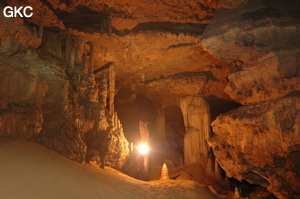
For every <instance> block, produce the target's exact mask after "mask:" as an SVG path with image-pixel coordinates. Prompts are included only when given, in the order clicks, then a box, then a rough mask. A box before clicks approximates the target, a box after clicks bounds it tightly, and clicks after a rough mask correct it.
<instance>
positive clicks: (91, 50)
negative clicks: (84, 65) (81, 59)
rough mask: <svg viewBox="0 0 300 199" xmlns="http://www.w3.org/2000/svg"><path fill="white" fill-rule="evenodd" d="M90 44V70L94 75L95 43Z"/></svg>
mask: <svg viewBox="0 0 300 199" xmlns="http://www.w3.org/2000/svg"><path fill="white" fill-rule="evenodd" d="M89 44H90V68H89V74H92V73H93V71H94V43H93V42H89Z"/></svg>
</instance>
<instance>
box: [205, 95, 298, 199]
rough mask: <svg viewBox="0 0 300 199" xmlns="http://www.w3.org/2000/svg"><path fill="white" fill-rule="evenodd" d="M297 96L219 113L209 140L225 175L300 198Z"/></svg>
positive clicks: (280, 194)
mask: <svg viewBox="0 0 300 199" xmlns="http://www.w3.org/2000/svg"><path fill="white" fill-rule="evenodd" d="M299 113H300V96H299V93H295V94H294V96H289V97H284V98H281V99H279V100H275V101H269V102H264V103H257V104H252V105H248V106H243V107H240V108H238V109H236V110H233V111H231V112H229V113H226V114H224V115H221V116H219V117H218V118H217V119H216V120H215V121H214V122H213V123H212V127H213V132H214V133H215V135H214V136H213V137H212V138H211V139H209V141H208V143H209V145H210V146H211V147H212V149H213V151H214V154H215V155H216V158H217V161H218V162H219V164H220V165H221V167H222V168H223V169H224V170H225V171H226V175H227V176H229V177H234V178H236V179H238V180H242V179H246V180H247V181H249V182H251V183H254V184H260V185H262V186H265V187H267V189H268V190H269V191H270V192H272V193H274V195H275V196H277V197H278V198H295V197H296V196H298V197H299V195H300V192H299V188H300V184H299V180H300V175H299V158H298V156H299V154H300V148H299V146H300V136H299V134H300V129H299V126H300V117H299Z"/></svg>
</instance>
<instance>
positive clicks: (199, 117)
mask: <svg viewBox="0 0 300 199" xmlns="http://www.w3.org/2000/svg"><path fill="white" fill-rule="evenodd" d="M180 107H181V111H182V115H183V118H184V125H185V129H186V134H185V137H184V163H185V165H186V166H188V165H192V164H201V165H203V166H206V165H207V162H208V151H209V148H208V145H207V143H206V139H208V138H209V135H210V109H209V105H208V103H207V102H206V101H205V99H203V98H202V97H190V96H189V97H184V98H181V99H180Z"/></svg>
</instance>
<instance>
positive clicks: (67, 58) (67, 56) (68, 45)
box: [64, 33, 72, 66]
mask: <svg viewBox="0 0 300 199" xmlns="http://www.w3.org/2000/svg"><path fill="white" fill-rule="evenodd" d="M71 40H72V39H71V35H70V33H68V35H67V38H66V50H65V60H64V62H65V65H66V66H69V61H70V52H71V48H72V41H71Z"/></svg>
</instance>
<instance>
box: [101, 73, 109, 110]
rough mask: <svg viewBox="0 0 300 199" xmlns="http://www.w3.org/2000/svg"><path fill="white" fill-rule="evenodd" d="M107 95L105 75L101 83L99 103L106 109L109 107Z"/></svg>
mask: <svg viewBox="0 0 300 199" xmlns="http://www.w3.org/2000/svg"><path fill="white" fill-rule="evenodd" d="M107 93H108V91H107V80H106V77H105V74H103V75H102V77H101V81H100V93H99V102H100V103H101V104H102V105H103V107H104V108H106V106H107V96H108V95H107Z"/></svg>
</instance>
